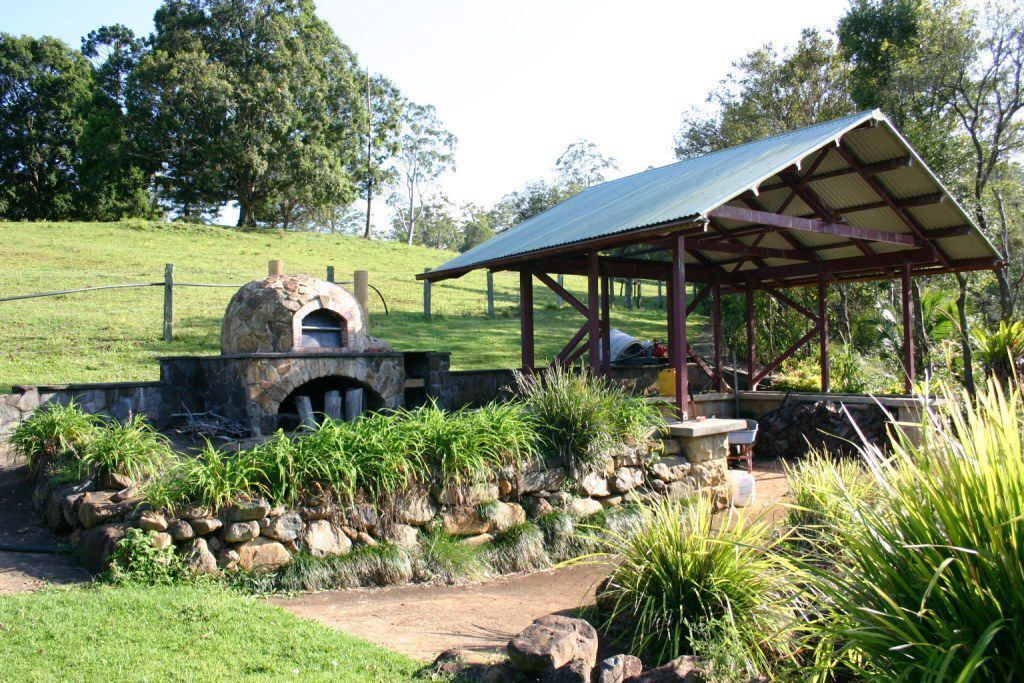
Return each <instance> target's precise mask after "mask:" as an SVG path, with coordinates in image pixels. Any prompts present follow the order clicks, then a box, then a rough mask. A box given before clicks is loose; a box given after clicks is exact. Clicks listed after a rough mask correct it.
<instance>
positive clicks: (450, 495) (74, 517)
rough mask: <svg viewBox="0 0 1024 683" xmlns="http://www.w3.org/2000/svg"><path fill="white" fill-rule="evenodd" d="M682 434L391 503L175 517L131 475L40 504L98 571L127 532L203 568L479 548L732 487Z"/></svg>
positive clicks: (60, 489)
mask: <svg viewBox="0 0 1024 683" xmlns="http://www.w3.org/2000/svg"><path fill="white" fill-rule="evenodd" d="M681 444H682V442H680V441H677V440H676V439H674V438H671V437H665V440H664V441H662V440H657V439H655V440H650V441H647V442H644V443H642V444H639V445H635V446H625V445H624V446H621V447H619V448H616V449H614V450H611V451H609V452H607V453H605V454H603V455H602V457H601V458H600V459H599V463H598V465H597V466H596V467H595V468H592V469H591V470H590V471H589V472H588V474H586V475H585V476H578V477H575V478H574V477H573V476H572V475H571V473H570V471H569V470H568V468H566V467H560V466H547V467H545V466H542V465H537V466H533V467H531V468H530V469H527V470H524V471H511V470H503V471H501V472H498V473H496V475H495V477H494V479H493V481H491V482H488V483H481V484H476V485H472V486H467V485H463V486H454V485H449V486H445V487H435V488H434V489H432V490H425V489H421V490H413V491H406V492H404V493H402V494H400V495H398V496H396V498H395V499H394V500H393V501H391V502H390V503H389V504H388V505H386V506H385V507H384V508H382V509H379V510H378V509H377V508H376V507H374V506H373V505H370V504H368V503H357V504H354V505H351V506H349V507H347V508H340V507H338V506H337V505H335V504H334V503H333V502H331V501H329V500H317V499H309V500H306V501H304V503H303V504H302V505H299V506H298V507H296V508H295V509H285V508H281V507H272V506H271V505H270V503H268V502H267V501H265V500H261V499H256V500H252V501H248V502H246V503H244V504H239V505H235V506H232V507H229V508H225V509H221V510H211V509H209V508H204V507H190V508H186V509H183V510H178V511H175V512H174V513H169V512H167V511H160V510H153V509H151V508H150V507H149V506H148V505H147V504H145V503H143V501H142V500H141V498H140V497H139V495H138V487H137V486H135V485H133V483H132V482H131V481H128V480H125V479H124V478H121V477H107V478H105V480H102V481H100V480H84V481H81V482H76V483H72V484H65V485H60V486H54V485H53V484H51V483H50V482H42V483H40V484H39V485H38V486H37V488H36V491H35V494H34V501H35V504H36V505H37V507H38V509H39V511H40V513H41V515H42V516H43V518H44V520H45V522H46V525H47V526H48V527H49V528H50V529H52V530H54V531H56V532H58V533H62V534H68V535H69V538H70V540H71V542H74V543H77V544H78V545H79V546H80V548H81V550H82V557H83V561H84V563H85V564H86V566H87V567H88V568H89V569H91V570H93V571H99V570H101V569H103V568H104V566H105V565H106V563H107V561H108V559H109V557H110V554H111V552H112V551H113V549H114V547H115V546H116V544H117V542H118V541H119V540H120V538H121V537H123V535H124V534H125V532H126V531H127V529H129V528H132V527H140V528H142V529H145V530H149V531H153V532H155V533H156V538H157V543H158V544H159V545H160V546H161V547H166V546H170V545H172V544H173V545H174V546H175V547H176V549H177V551H178V552H179V554H180V555H181V556H182V557H183V558H184V559H185V561H186V562H187V563H188V564H189V565H190V566H191V567H192V568H193V569H195V570H196V571H199V572H204V573H219V572H220V571H222V570H233V569H248V570H252V569H268V570H269V569H275V568H277V567H279V566H281V565H283V564H285V563H286V562H288V561H289V560H290V559H291V557H292V555H293V554H295V553H296V552H299V551H305V552H309V553H311V554H313V555H341V554H345V553H348V552H350V551H351V550H352V548H353V547H355V546H359V545H376V544H377V543H379V542H381V541H389V542H392V543H396V544H398V545H402V546H416V545H417V544H418V543H419V530H420V529H421V528H423V527H427V526H429V525H435V524H436V525H440V526H441V527H442V528H443V529H444V530H445V531H447V532H448V533H451V534H454V535H457V536H461V537H463V538H464V541H465V542H467V543H472V544H483V543H486V542H488V541H490V540H491V538H492V534H495V533H497V532H500V531H502V530H504V529H506V528H508V527H510V526H513V525H515V524H519V523H521V522H524V521H526V520H527V519H533V518H536V517H539V516H541V515H544V514H546V513H549V512H551V511H553V510H556V509H558V510H565V511H567V512H569V513H571V514H573V515H575V516H586V515H590V514H593V513H596V512H599V511H601V510H603V509H605V508H609V507H615V506H618V505H622V504H624V503H631V502H638V503H639V502H644V501H648V500H651V499H655V498H657V497H659V496H673V497H683V496H687V495H692V494H693V493H695V492H697V491H713V492H716V493H720V492H721V491H722V489H723V488H724V482H725V470H726V463H725V461H724V459H720V458H716V457H714V456H713V454H714V453H715V450H714V449H713V448H710V447H709V448H707V449H702V448H700V447H699V444H698V442H697V441H692V440H691V451H692V452H691V453H683V452H681V449H682V445H681Z"/></svg>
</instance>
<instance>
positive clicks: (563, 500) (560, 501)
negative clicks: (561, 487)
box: [548, 491, 573, 510]
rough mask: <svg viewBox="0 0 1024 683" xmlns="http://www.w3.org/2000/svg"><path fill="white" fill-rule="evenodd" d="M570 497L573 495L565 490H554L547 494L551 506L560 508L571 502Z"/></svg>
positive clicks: (567, 505) (562, 508) (564, 507)
mask: <svg viewBox="0 0 1024 683" xmlns="http://www.w3.org/2000/svg"><path fill="white" fill-rule="evenodd" d="M572 499H573V495H572V494H571V493H566V492H565V491H556V492H555V493H552V494H551V495H550V496H548V502H549V503H551V505H552V506H553V507H556V508H559V509H561V510H564V509H566V508H567V507H569V504H570V503H572Z"/></svg>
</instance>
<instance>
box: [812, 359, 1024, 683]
mask: <svg viewBox="0 0 1024 683" xmlns="http://www.w3.org/2000/svg"><path fill="white" fill-rule="evenodd" d="M946 398H948V399H950V401H949V403H948V404H947V408H946V409H942V410H939V411H937V412H935V413H934V414H932V415H930V416H929V417H928V418H927V420H926V421H925V424H924V426H923V429H924V433H923V445H918V444H917V443H916V442H914V441H912V440H910V439H909V438H901V439H898V440H897V443H896V444H894V446H893V447H892V449H891V452H890V453H888V454H883V453H882V452H881V451H879V450H878V449H876V448H870V447H865V448H864V449H863V450H862V457H863V458H864V459H865V461H866V462H867V465H868V470H869V471H870V472H871V473H872V483H873V486H874V490H875V500H874V501H868V502H866V501H865V500H863V499H859V498H858V497H856V496H855V495H852V494H850V493H848V492H846V491H840V494H841V495H842V496H843V497H844V500H843V504H844V505H846V506H848V507H849V508H850V510H852V512H853V513H854V514H855V516H856V520H857V523H856V524H833V525H832V526H831V527H830V531H831V533H832V534H833V537H834V539H833V540H834V542H835V543H836V544H838V545H840V546H842V548H843V550H844V553H843V556H842V560H841V561H840V562H838V563H836V564H827V563H822V564H821V565H820V566H816V567H814V568H813V570H814V584H815V587H816V588H817V590H818V591H819V592H820V593H821V595H822V598H823V599H822V600H821V601H819V604H820V605H822V606H823V613H822V616H821V619H820V620H819V621H817V622H816V623H815V633H814V637H815V638H817V639H819V642H818V646H819V651H820V653H822V654H821V655H819V659H820V660H822V661H823V662H824V666H825V667H826V668H835V667H838V666H843V665H845V666H847V667H848V668H851V669H854V670H855V671H858V672H860V673H862V674H863V675H866V676H868V677H870V678H877V679H885V680H938V679H949V680H969V679H972V678H973V679H976V680H1010V679H1012V678H1014V677H1016V675H1017V672H1019V671H1021V669H1022V668H1024V651H1022V650H1021V647H1020V643H1021V641H1022V639H1024V623H1022V622H1021V620H1020V619H1019V618H1017V615H1020V614H1024V590H1021V587H1022V586H1024V542H1022V539H1024V449H1022V446H1024V439H1022V436H1021V433H1022V423H1021V420H1022V418H1021V415H1022V414H1024V399H1022V396H1021V390H1020V387H1016V386H1015V387H1012V388H1011V389H1010V390H1009V391H1008V392H1004V390H1003V389H1002V387H1001V385H1000V384H999V383H998V381H996V380H995V379H990V380H989V382H988V384H987V387H986V388H985V389H984V390H983V391H981V392H979V393H978V395H977V398H971V397H970V396H969V395H967V394H966V393H964V394H963V395H960V396H955V397H954V396H951V395H947V397H946ZM954 398H955V399H956V400H952V399H954Z"/></svg>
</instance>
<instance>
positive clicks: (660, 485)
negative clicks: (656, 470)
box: [647, 479, 668, 494]
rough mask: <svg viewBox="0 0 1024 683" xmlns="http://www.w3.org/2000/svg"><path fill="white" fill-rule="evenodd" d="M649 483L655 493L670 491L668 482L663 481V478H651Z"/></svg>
mask: <svg viewBox="0 0 1024 683" xmlns="http://www.w3.org/2000/svg"><path fill="white" fill-rule="evenodd" d="M647 484H648V485H649V486H650V487H651V490H652V491H654V492H655V493H660V494H664V493H666V492H667V491H668V484H666V483H665V482H663V481H662V480H661V479H651V480H650V481H648V482H647Z"/></svg>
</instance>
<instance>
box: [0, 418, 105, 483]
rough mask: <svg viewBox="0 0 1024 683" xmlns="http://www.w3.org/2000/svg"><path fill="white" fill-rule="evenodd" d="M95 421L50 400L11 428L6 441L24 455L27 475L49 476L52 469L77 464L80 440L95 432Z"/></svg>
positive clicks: (82, 442)
mask: <svg viewBox="0 0 1024 683" xmlns="http://www.w3.org/2000/svg"><path fill="white" fill-rule="evenodd" d="M98 423H99V420H98V418H97V417H96V416H95V415H90V414H89V413H86V412H84V411H83V410H82V409H81V408H79V407H78V406H77V405H76V404H75V403H74V402H71V403H69V404H68V405H61V404H59V403H51V404H48V405H46V406H43V407H42V408H40V409H39V410H37V411H35V412H34V413H32V414H31V415H30V416H29V417H28V418H26V419H25V420H24V421H22V422H21V423H20V424H18V426H17V427H15V429H14V432H13V433H12V434H11V436H10V443H11V445H13V446H14V448H15V449H16V450H17V451H18V452H19V453H20V454H21V455H23V456H24V457H25V460H26V462H27V463H28V471H29V476H30V477H32V478H35V477H37V476H39V475H41V474H45V475H48V476H49V475H51V474H53V473H54V472H53V470H55V469H66V468H67V467H69V466H74V465H76V464H77V461H78V458H79V455H80V453H81V450H82V447H83V445H84V443H85V442H86V441H87V440H88V439H89V438H90V437H91V436H92V435H93V434H94V433H95V432H96V428H97V426H98Z"/></svg>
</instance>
